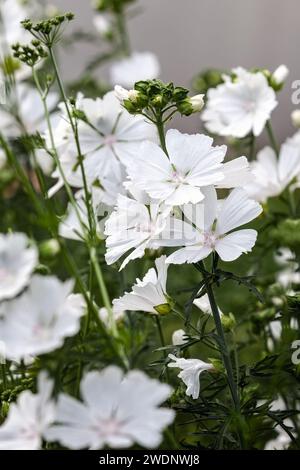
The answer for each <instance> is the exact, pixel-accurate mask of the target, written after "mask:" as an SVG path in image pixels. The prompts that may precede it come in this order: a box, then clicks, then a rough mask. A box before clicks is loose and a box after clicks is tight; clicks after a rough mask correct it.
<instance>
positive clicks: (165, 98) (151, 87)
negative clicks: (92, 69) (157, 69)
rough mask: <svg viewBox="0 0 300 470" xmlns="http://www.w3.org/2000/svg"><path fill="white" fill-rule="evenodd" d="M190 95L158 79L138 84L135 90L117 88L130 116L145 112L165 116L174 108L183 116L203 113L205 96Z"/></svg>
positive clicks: (117, 94) (116, 90)
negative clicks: (148, 111)
mask: <svg viewBox="0 0 300 470" xmlns="http://www.w3.org/2000/svg"><path fill="white" fill-rule="evenodd" d="M188 93H189V91H188V90H187V89H186V88H183V87H179V86H176V87H175V86H174V84H173V83H167V84H166V83H163V82H162V81H160V80H156V79H155V80H144V81H140V82H137V83H136V84H135V85H134V89H133V90H126V89H125V88H122V87H120V86H119V85H117V86H116V87H115V94H116V97H117V98H118V99H119V100H120V102H121V103H122V105H123V106H124V108H125V109H127V111H128V112H129V113H130V114H141V113H143V111H144V110H152V112H153V110H154V113H156V112H157V113H161V114H163V113H164V112H165V111H166V110H169V109H171V108H172V107H173V108H176V109H177V111H178V112H179V113H180V114H181V115H183V116H189V115H190V114H192V113H196V112H199V111H201V109H202V108H203V106H204V100H203V97H204V95H202V94H201V95H196V96H193V97H189V96H188Z"/></svg>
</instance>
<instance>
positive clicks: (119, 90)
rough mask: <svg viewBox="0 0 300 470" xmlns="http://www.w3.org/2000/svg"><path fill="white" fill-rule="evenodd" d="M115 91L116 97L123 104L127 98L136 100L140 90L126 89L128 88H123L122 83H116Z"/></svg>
mask: <svg viewBox="0 0 300 470" xmlns="http://www.w3.org/2000/svg"><path fill="white" fill-rule="evenodd" d="M114 91H115V96H116V98H118V100H119V101H120V103H121V104H123V103H124V101H125V100H130V101H133V102H134V101H136V99H137V97H138V96H139V92H138V91H137V90H126V88H123V87H121V86H120V85H116V86H115V88H114Z"/></svg>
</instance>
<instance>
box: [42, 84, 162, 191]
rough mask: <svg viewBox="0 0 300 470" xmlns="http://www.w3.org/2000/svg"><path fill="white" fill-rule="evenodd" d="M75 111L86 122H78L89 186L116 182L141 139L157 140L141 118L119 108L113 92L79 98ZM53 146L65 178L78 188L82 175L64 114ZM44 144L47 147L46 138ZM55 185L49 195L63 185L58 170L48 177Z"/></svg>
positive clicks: (151, 129) (154, 131)
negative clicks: (57, 151) (97, 183)
mask: <svg viewBox="0 0 300 470" xmlns="http://www.w3.org/2000/svg"><path fill="white" fill-rule="evenodd" d="M76 108H77V109H79V110H80V111H82V112H83V113H84V115H85V116H86V118H87V120H88V122H85V121H84V120H80V121H79V122H78V132H79V140H80V146H81V151H82V153H83V156H84V160H83V165H84V169H85V173H86V177H87V181H88V183H89V184H93V183H94V182H96V181H100V183H101V184H102V179H104V178H106V179H108V180H110V181H112V182H119V181H120V180H121V179H122V178H123V176H124V167H123V165H122V164H124V165H125V164H126V163H127V161H128V160H131V159H132V158H134V157H135V155H136V154H137V153H138V150H139V146H140V144H141V142H142V141H143V140H154V141H156V140H157V132H156V129H155V127H154V126H153V125H151V124H149V123H147V122H145V120H144V118H143V117H142V116H132V115H130V114H129V113H128V112H127V111H126V110H125V109H124V108H123V106H121V104H120V102H119V100H118V99H117V98H116V97H115V94H114V92H109V93H107V94H106V95H105V96H104V97H103V99H100V98H97V99H96V100H92V99H87V98H84V97H83V96H82V95H79V97H78V98H77V102H76ZM54 133H55V140H56V146H57V147H58V149H59V158H60V160H61V165H62V168H63V171H64V173H65V175H66V178H67V180H68V182H69V184H70V185H71V186H74V187H78V188H82V187H83V182H82V173H81V169H80V166H79V165H78V156H77V153H78V152H77V147H76V145H75V140H74V137H73V134H72V131H71V125H70V124H69V122H68V119H67V117H66V116H65V114H63V115H62V116H61V119H60V121H59V122H58V125H57V128H56V130H55V132H54ZM47 144H48V147H49V148H50V147H51V145H50V142H49V136H48V137H47ZM52 176H53V177H54V178H58V183H57V184H56V185H55V187H54V188H52V191H51V194H53V193H54V192H55V191H56V190H58V189H59V188H60V187H62V186H63V181H62V178H61V176H60V173H59V171H58V169H56V170H55V172H54V173H53V175H52Z"/></svg>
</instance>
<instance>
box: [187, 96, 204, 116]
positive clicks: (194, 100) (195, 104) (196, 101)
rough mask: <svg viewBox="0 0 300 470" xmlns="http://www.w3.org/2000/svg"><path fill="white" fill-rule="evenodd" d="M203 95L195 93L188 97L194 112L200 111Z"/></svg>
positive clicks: (202, 104)
mask: <svg viewBox="0 0 300 470" xmlns="http://www.w3.org/2000/svg"><path fill="white" fill-rule="evenodd" d="M203 98H204V95H195V96H192V97H191V98H189V101H190V103H191V105H192V108H193V111H194V113H196V112H199V111H201V109H202V108H203V106H204V99H203Z"/></svg>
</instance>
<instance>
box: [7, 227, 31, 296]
mask: <svg viewBox="0 0 300 470" xmlns="http://www.w3.org/2000/svg"><path fill="white" fill-rule="evenodd" d="M28 245H29V240H28V238H27V237H26V235H24V234H22V233H9V234H7V235H3V234H0V301H1V300H3V299H11V298H13V297H15V296H16V295H17V294H19V292H21V290H22V289H23V288H24V287H25V286H26V285H27V284H28V282H29V279H30V276H31V274H32V272H33V271H34V269H35V267H36V265H37V263H38V253H37V249H36V248H35V247H34V246H30V247H29V246H28Z"/></svg>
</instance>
